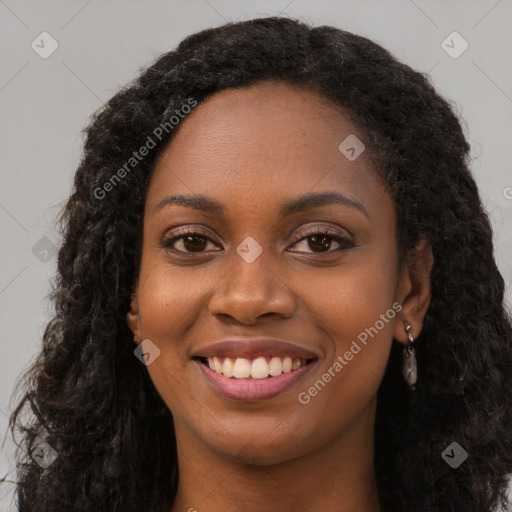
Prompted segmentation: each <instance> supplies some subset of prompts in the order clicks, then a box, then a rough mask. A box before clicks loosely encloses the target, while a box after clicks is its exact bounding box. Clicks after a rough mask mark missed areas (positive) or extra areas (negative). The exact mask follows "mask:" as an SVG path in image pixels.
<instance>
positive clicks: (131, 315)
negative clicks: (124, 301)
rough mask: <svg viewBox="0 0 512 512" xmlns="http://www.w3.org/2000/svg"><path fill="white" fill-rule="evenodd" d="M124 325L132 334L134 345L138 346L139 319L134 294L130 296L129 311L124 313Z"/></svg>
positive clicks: (139, 337)
mask: <svg viewBox="0 0 512 512" xmlns="http://www.w3.org/2000/svg"><path fill="white" fill-rule="evenodd" d="M126 323H127V324H128V327H129V328H130V330H131V331H132V333H133V336H134V340H133V341H134V343H135V344H136V345H139V343H140V342H141V336H140V318H139V304H138V301H137V295H136V293H135V292H133V293H132V295H131V301H130V311H128V313H126Z"/></svg>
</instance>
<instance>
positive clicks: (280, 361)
mask: <svg viewBox="0 0 512 512" xmlns="http://www.w3.org/2000/svg"><path fill="white" fill-rule="evenodd" d="M305 364H306V360H305V359H299V358H297V357H296V358H293V359H292V358H291V357H272V358H266V357H257V358H256V359H245V358H244V357H237V358H230V357H225V358H222V357H209V358H208V366H209V367H210V369H211V370H213V371H215V372H216V373H219V374H221V375H224V376H225V377H233V378H235V379H266V378H267V377H275V376H277V375H281V373H289V372H291V371H292V370H298V369H299V368H301V367H302V366H304V365H305Z"/></svg>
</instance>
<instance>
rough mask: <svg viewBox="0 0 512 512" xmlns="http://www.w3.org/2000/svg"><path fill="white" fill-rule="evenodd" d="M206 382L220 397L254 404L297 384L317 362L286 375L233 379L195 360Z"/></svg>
mask: <svg viewBox="0 0 512 512" xmlns="http://www.w3.org/2000/svg"><path fill="white" fill-rule="evenodd" d="M195 362H196V363H197V365H198V366H199V368H201V371H202V372H203V375H204V376H205V377H206V380H207V381H208V382H209V383H210V384H211V385H212V386H213V388H214V389H215V390H216V391H217V392H218V393H219V394H221V395H223V396H225V397H226V398H231V399H232V400H240V401H242V402H255V401H258V400H267V399H269V398H273V397H275V396H277V395H279V394H281V393H284V392H285V391H287V390H288V389H290V388H291V387H293V386H294V385H295V384H297V383H298V382H299V381H300V380H301V379H302V378H303V377H304V376H305V375H306V374H307V373H308V372H309V371H310V370H311V368H312V367H313V366H314V365H315V363H316V362H317V360H314V361H311V362H310V363H309V364H307V365H305V366H301V367H300V368H298V369H297V370H292V371H291V372H288V373H282V374H281V375H277V376H275V377H267V378H265V379H235V378H233V377H226V376H225V375H221V374H220V373H217V372H215V371H213V370H211V369H210V368H209V367H208V366H206V365H205V364H203V363H202V362H201V361H199V360H195Z"/></svg>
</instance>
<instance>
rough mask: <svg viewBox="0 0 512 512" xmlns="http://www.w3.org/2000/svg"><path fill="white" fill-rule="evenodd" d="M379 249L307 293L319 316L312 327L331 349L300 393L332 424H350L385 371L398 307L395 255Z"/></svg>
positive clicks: (312, 410) (359, 257)
mask: <svg viewBox="0 0 512 512" xmlns="http://www.w3.org/2000/svg"><path fill="white" fill-rule="evenodd" d="M383 248H384V249H383V250H382V251H379V252H375V251H373V252H371V251H367V252H365V251H360V252H359V253H358V255H357V258H354V260H349V259H347V263H346V265H344V266H342V267H340V268H339V269H338V270H337V271H336V274H335V275H333V276H329V277H328V276H325V278H319V279H318V280H316V286H315V288H311V287H310V289H309V293H308V296H309V301H310V304H309V305H308V306H307V307H308V308H309V309H312V308H314V310H315V311H316V312H317V316H316V319H315V322H316V323H317V324H318V325H319V326H322V329H323V330H324V332H326V333H327V335H328V337H329V339H330V340H331V344H332V347H331V351H330V352H329V354H328V355H327V357H326V361H325V362H324V363H323V365H322V370H321V371H320V372H319V373H320V375H315V377H314V378H313V379H310V380H309V381H308V382H307V383H306V385H305V387H304V389H303V390H302V391H303V392H305V395H302V403H304V402H306V401H309V402H308V405H307V407H308V408H310V413H311V414H312V415H322V417H326V416H328V417H330V418H331V419H332V422H331V423H332V424H333V425H334V424H335V423H336V422H339V421H341V423H343V422H344V420H346V421H349V420H350V418H354V417H356V416H357V415H358V414H359V413H360V412H361V411H362V410H363V409H364V408H365V407H366V406H367V405H368V403H369V401H370V400H371V399H372V397H373V396H374V395H375V394H376V392H377V390H378V387H379V385H380V381H381V379H382V377H383V374H384V371H385V369H386V365H387V361H388V357H389V352H390V348H391V343H392V340H393V325H394V322H395V318H396V314H397V310H399V309H400V308H401V306H400V305H398V304H397V303H395V287H396V278H397V275H396V259H395V252H394V249H393V247H387V246H386V245H384V246H383ZM312 289H314V290H316V292H314V293H312V292H311V290H312ZM393 305H394V306H395V307H394V308H393ZM319 377H320V379H319ZM319 380H320V382H319ZM308 386H309V387H308ZM327 424H329V422H327Z"/></svg>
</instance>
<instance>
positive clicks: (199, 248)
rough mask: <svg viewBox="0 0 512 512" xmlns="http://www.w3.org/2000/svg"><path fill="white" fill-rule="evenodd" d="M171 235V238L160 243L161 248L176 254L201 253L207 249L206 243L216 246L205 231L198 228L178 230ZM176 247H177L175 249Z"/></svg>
mask: <svg viewBox="0 0 512 512" xmlns="http://www.w3.org/2000/svg"><path fill="white" fill-rule="evenodd" d="M171 235H173V236H171V237H169V238H166V239H164V240H163V241H162V247H164V248H166V249H170V250H171V251H173V252H176V253H184V254H193V253H202V252H204V251H205V249H206V248H207V247H208V242H211V244H212V245H216V244H215V243H214V242H213V241H212V239H211V238H210V236H209V235H208V234H207V233H206V232H205V231H202V230H200V229H198V228H194V229H192V228H182V229H178V230H176V231H174V232H173V233H172V234H171ZM177 242H179V243H177ZM176 245H177V246H179V247H176Z"/></svg>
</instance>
